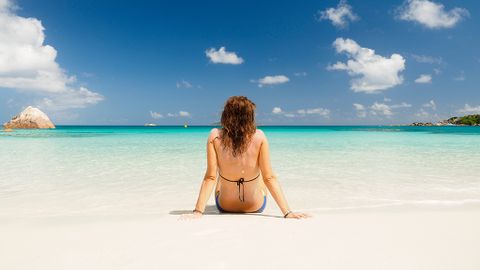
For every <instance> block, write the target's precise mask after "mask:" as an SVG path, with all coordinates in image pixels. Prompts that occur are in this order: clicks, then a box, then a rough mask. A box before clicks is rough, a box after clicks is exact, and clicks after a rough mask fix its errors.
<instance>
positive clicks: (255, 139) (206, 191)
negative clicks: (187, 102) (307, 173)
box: [187, 96, 309, 219]
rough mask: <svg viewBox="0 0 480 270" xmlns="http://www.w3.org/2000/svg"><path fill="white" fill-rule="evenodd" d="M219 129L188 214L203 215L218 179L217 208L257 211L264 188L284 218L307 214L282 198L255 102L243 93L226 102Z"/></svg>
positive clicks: (212, 134) (262, 202) (264, 196)
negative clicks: (256, 116)
mask: <svg viewBox="0 0 480 270" xmlns="http://www.w3.org/2000/svg"><path fill="white" fill-rule="evenodd" d="M221 125H222V128H221V129H217V128H214V129H212V131H211V132H210V135H209V137H208V142H207V171H206V173H205V177H204V178H203V182H202V186H201V188H200V194H199V195H198V200H197V204H196V206H195V209H194V210H193V213H192V214H189V215H187V216H188V217H190V218H198V217H201V216H202V215H203V212H204V211H205V206H206V203H207V201H208V198H209V197H210V194H211V193H212V190H213V188H214V186H215V183H216V182H217V181H216V180H217V170H218V183H217V186H216V189H215V202H216V205H217V208H218V210H219V211H220V212H227V213H260V212H262V211H263V210H264V208H265V205H266V202H267V189H268V190H269V191H270V194H272V196H273V198H274V199H275V201H276V202H277V204H278V206H279V207H280V210H281V211H282V213H283V217H285V218H297V219H298V218H306V217H308V216H309V215H307V214H304V213H295V212H292V211H291V210H290V207H289V206H288V204H287V201H286V200H285V197H284V195H283V193H282V189H281V188H280V184H279V183H278V181H277V178H276V177H275V175H274V174H273V172H272V168H271V166H270V156H269V150H268V141H267V138H266V137H265V134H264V133H263V131H261V130H259V129H257V128H256V125H255V104H254V103H253V102H252V101H250V100H249V99H248V98H246V97H243V96H233V97H230V98H229V99H228V100H227V102H226V103H225V108H224V110H223V113H222V118H221Z"/></svg>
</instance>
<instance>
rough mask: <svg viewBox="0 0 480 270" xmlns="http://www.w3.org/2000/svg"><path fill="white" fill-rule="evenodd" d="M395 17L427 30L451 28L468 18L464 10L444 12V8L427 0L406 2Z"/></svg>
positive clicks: (457, 9)
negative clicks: (414, 23)
mask: <svg viewBox="0 0 480 270" xmlns="http://www.w3.org/2000/svg"><path fill="white" fill-rule="evenodd" d="M397 12H398V14H397V17H398V18H399V19H401V20H405V21H413V22H417V23H420V24H422V25H424V26H426V27H427V28H431V29H438V28H451V27H454V26H455V25H456V24H457V23H458V22H460V21H461V20H462V19H464V18H466V17H468V16H469V12H468V10H466V9H465V8H459V7H455V8H452V9H450V10H445V6H444V5H443V4H440V3H436V2H434V1H429V0H408V1H405V2H404V4H403V5H402V6H401V7H400V8H399V9H398V11H397Z"/></svg>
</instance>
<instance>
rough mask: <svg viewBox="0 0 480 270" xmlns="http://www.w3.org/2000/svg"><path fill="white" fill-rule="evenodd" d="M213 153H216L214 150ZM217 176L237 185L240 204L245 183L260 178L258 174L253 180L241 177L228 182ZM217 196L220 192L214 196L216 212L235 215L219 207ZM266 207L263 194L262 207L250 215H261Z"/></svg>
mask: <svg viewBox="0 0 480 270" xmlns="http://www.w3.org/2000/svg"><path fill="white" fill-rule="evenodd" d="M215 139H218V136H217V137H215V138H214V139H213V141H214V140H215ZM213 141H212V142H213ZM215 151H216V149H215ZM218 175H219V176H220V177H221V178H222V179H223V180H226V181H228V182H233V183H237V187H238V199H239V200H240V201H241V202H245V186H244V184H245V183H246V182H251V181H254V180H256V179H257V178H258V177H259V176H260V174H258V175H257V176H255V177H254V178H252V179H250V180H245V178H243V177H242V178H239V179H238V180H230V179H228V178H225V177H223V176H222V175H221V174H220V173H219V174H218ZM240 193H241V195H242V196H240ZM219 195H220V192H217V193H216V194H215V205H216V206H217V209H218V211H220V212H221V213H235V212H231V211H227V210H225V209H223V208H222V207H221V206H220V202H219V201H218V197H219ZM266 205H267V195H266V194H265V195H263V204H262V206H261V207H260V208H259V209H258V210H256V211H253V212H251V213H261V212H263V210H264V209H265V206H266Z"/></svg>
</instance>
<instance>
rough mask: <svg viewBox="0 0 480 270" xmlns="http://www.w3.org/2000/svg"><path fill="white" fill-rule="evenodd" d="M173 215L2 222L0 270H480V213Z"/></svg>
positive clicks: (373, 212) (366, 212)
mask: <svg viewBox="0 0 480 270" xmlns="http://www.w3.org/2000/svg"><path fill="white" fill-rule="evenodd" d="M180 212H181V211H178V212H173V213H171V214H170V215H166V216H161V217H158V218H151V217H149V218H144V219H142V218H135V219H127V218H121V219H114V218H112V219H110V220H106V219H102V220H98V219H97V220H93V219H78V218H77V219H75V218H72V219H68V218H67V219H66V218H62V219H61V220H58V219H55V218H51V219H41V220H36V221H33V222H32V221H28V222H25V221H23V222H21V221H16V222H9V223H4V222H2V224H1V225H0V239H1V241H0V254H1V256H0V269H11V270H14V269H15V270H16V269H28V270H31V269H49V270H54V269H71V270H73V269H115V270H119V269H243V270H244V269H402V270H404V269H410V270H413V269H422V270H423V269H435V270H441V269H463V270H469V269H471V270H478V269H480V248H479V247H480V229H479V228H480V211H478V210H461V211H460V210H455V211H453V210H452V211H450V210H443V211H406V210H400V211H390V212H386V211H376V210H375V211H361V212H358V211H355V212H352V211H342V212H319V213H315V216H314V217H313V218H311V219H309V220H285V219H283V218H275V217H272V216H268V214H269V213H266V214H265V215H266V216H263V215H259V216H254V215H250V216H245V215H217V214H212V215H205V216H204V217H203V218H201V219H199V220H186V221H181V220H178V217H179V215H178V214H180ZM272 214H273V213H272Z"/></svg>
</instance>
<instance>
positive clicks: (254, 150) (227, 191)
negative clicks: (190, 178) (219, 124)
mask: <svg viewBox="0 0 480 270" xmlns="http://www.w3.org/2000/svg"><path fill="white" fill-rule="evenodd" d="M210 139H211V140H213V141H212V143H213V144H214V147H215V152H216V155H217V164H218V172H219V179H218V182H217V187H216V194H219V202H220V205H221V206H222V208H223V209H225V210H228V211H240V212H243V211H245V212H251V211H255V210H257V209H258V208H260V207H261V205H262V203H263V197H264V195H266V188H265V185H264V183H263V179H262V175H261V171H260V166H259V155H260V148H261V146H262V143H263V141H264V139H265V135H264V133H263V131H261V130H259V129H257V130H256V132H255V134H254V135H253V136H252V138H251V140H250V142H249V144H248V146H247V149H246V151H245V152H244V153H242V154H241V155H237V156H235V157H234V156H233V155H232V151H231V150H230V149H225V148H224V147H223V145H222V143H221V139H222V131H221V130H219V129H216V128H215V129H212V131H211V133H210ZM257 176H258V178H256V179H255V180H253V181H250V182H245V183H244V184H243V187H241V188H242V189H243V190H242V191H241V192H242V194H239V186H238V184H237V183H235V182H229V181H227V180H225V179H229V180H238V179H240V178H243V179H245V181H248V180H250V179H254V178H255V177H257ZM239 195H241V196H244V197H243V198H244V201H241V200H240V199H239Z"/></svg>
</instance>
